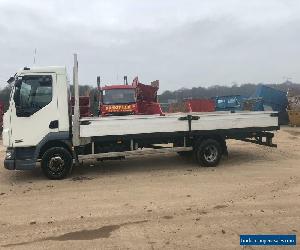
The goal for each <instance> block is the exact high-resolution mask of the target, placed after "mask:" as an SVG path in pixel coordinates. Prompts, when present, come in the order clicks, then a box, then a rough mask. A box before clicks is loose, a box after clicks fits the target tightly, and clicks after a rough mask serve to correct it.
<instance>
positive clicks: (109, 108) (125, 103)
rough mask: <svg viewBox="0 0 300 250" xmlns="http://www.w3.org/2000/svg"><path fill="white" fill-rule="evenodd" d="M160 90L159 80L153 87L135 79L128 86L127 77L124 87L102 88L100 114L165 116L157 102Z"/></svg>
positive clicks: (110, 86) (111, 86)
mask: <svg viewBox="0 0 300 250" xmlns="http://www.w3.org/2000/svg"><path fill="white" fill-rule="evenodd" d="M158 88H159V81H158V80H156V81H154V82H152V83H151V85H145V84H142V83H140V82H139V79H138V77H135V78H134V79H133V82H132V84H131V85H128V83H127V77H126V76H125V77H124V85H109V86H107V85H106V86H104V87H101V88H100V92H101V98H100V105H99V106H100V107H99V111H100V114H101V116H122V115H153V114H159V115H163V112H162V110H161V107H160V104H159V103H158V100H157V91H158Z"/></svg>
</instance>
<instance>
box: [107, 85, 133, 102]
mask: <svg viewBox="0 0 300 250" xmlns="http://www.w3.org/2000/svg"><path fill="white" fill-rule="evenodd" d="M134 102H136V99H135V90H134V89H109V90H103V104H124V103H134Z"/></svg>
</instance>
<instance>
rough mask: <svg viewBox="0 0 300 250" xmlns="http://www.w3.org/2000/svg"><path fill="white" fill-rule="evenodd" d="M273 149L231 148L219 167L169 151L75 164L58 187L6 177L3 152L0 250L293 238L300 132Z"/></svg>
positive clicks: (36, 174)
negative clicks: (249, 237)
mask: <svg viewBox="0 0 300 250" xmlns="http://www.w3.org/2000/svg"><path fill="white" fill-rule="evenodd" d="M275 143H278V148H268V147H263V146H258V145H254V144H250V143H244V142H237V141H229V143H228V146H229V157H228V159H227V158H224V159H222V162H221V164H220V165H219V167H217V168H199V167H198V166H197V165H196V164H195V163H193V162H192V161H190V160H187V159H184V158H180V157H179V156H177V155H175V154H168V155H165V156H151V157H144V158H134V159H127V160H122V161H107V162H103V163H98V164H97V165H95V166H91V165H85V166H81V167H76V168H75V169H74V171H73V173H72V175H71V176H70V177H69V178H68V179H65V180H61V181H51V180H47V179H45V178H44V177H43V175H42V173H41V171H40V169H36V170H35V171H31V172H18V171H8V170H5V169H4V168H3V161H2V160H3V157H4V148H3V147H2V146H1V166H0V247H1V248H3V249H10V248H11V249H43V248H47V249H69V248H70V249H161V248H164V249H189V248H191V249H241V247H240V246H239V235H240V234H296V235H298V241H299V240H300V239H299V236H300V129H299V128H288V127H284V128H282V130H281V131H280V132H277V133H276V137H275ZM245 249H252V248H245ZM253 249H254V248H253ZM255 249H259V248H257V247H255ZM262 249H265V248H262ZM272 249H274V248H272Z"/></svg>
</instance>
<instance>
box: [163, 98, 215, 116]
mask: <svg viewBox="0 0 300 250" xmlns="http://www.w3.org/2000/svg"><path fill="white" fill-rule="evenodd" d="M213 111H215V102H214V100H211V99H186V100H184V101H183V102H179V103H171V104H170V105H169V111H168V112H169V113H176V112H213Z"/></svg>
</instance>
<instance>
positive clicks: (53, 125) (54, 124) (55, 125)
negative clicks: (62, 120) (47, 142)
mask: <svg viewBox="0 0 300 250" xmlns="http://www.w3.org/2000/svg"><path fill="white" fill-rule="evenodd" d="M49 128H50V129H54V128H58V120H54V121H51V122H50V124H49Z"/></svg>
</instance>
